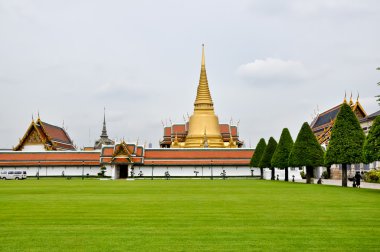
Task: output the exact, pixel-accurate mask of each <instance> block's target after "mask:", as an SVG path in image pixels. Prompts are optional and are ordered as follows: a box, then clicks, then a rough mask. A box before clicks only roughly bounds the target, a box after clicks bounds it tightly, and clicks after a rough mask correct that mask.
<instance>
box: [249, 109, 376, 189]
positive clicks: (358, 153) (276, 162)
mask: <svg viewBox="0 0 380 252" xmlns="http://www.w3.org/2000/svg"><path fill="white" fill-rule="evenodd" d="M377 160H380V117H378V118H376V119H375V121H374V123H373V125H372V127H371V129H370V131H369V134H368V136H367V138H365V134H364V132H363V129H362V128H361V126H360V123H359V121H358V119H357V117H356V115H355V114H354V112H353V111H352V109H351V107H350V106H349V105H347V104H346V103H343V104H342V106H341V108H340V111H339V113H338V115H337V117H336V120H335V123H334V126H333V128H332V132H331V138H330V141H329V145H328V146H327V150H326V152H324V150H323V149H322V147H321V145H320V144H319V143H318V141H317V139H316V137H315V135H314V133H313V132H312V130H311V128H310V126H309V124H308V123H307V122H305V123H304V124H303V125H302V127H301V130H300V131H299V133H298V136H297V138H296V141H295V142H294V143H293V140H292V137H291V135H290V133H289V130H288V129H287V128H284V129H283V130H282V133H281V137H280V141H279V143H278V144H277V142H276V140H274V138H273V137H271V138H270V139H269V141H268V144H266V142H265V140H264V139H263V138H261V139H260V141H259V143H258V144H257V146H256V149H255V153H254V155H253V156H252V159H251V163H250V166H251V167H259V168H260V171H261V178H263V169H264V168H270V169H271V170H272V176H271V178H272V180H274V179H275V178H274V176H275V174H274V172H275V169H274V168H275V167H276V168H280V169H285V181H289V172H288V167H306V183H310V182H311V178H312V176H313V170H314V168H315V167H319V166H324V165H325V166H331V165H332V164H342V186H347V166H348V165H349V164H357V163H363V162H364V163H371V162H374V161H377Z"/></svg>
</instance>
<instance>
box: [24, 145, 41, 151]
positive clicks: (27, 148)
mask: <svg viewBox="0 0 380 252" xmlns="http://www.w3.org/2000/svg"><path fill="white" fill-rule="evenodd" d="M22 151H46V150H45V147H44V145H43V144H29V145H28V144H26V145H24V148H23V149H22Z"/></svg>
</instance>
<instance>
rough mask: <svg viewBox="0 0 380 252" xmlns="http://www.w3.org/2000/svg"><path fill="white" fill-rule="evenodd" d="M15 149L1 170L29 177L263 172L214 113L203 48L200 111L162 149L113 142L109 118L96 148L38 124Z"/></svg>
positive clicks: (167, 134) (233, 129)
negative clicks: (79, 147)
mask: <svg viewBox="0 0 380 252" xmlns="http://www.w3.org/2000/svg"><path fill="white" fill-rule="evenodd" d="M14 150H15V151H0V170H4V169H15V170H26V171H27V174H28V176H37V174H38V176H63V175H64V176H96V175H98V174H99V173H100V172H101V171H105V175H106V176H109V177H111V178H113V179H119V178H130V177H140V178H152V179H153V178H154V177H167V176H171V177H211V178H213V177H223V176H227V177H252V176H259V175H260V169H258V168H252V167H250V166H249V163H250V159H251V157H252V155H253V154H254V149H251V148H243V141H241V140H240V139H239V132H238V127H237V126H236V125H230V124H220V123H219V119H218V117H217V116H216V114H215V112H214V104H213V101H212V98H211V93H210V89H209V86H208V80H207V75H206V67H205V54H204V47H203V46H202V60H201V73H200V79H199V83H198V89H197V95H196V99H195V102H194V112H193V114H192V115H191V117H190V118H189V121H188V122H186V123H185V124H174V125H172V126H171V127H165V128H164V138H163V140H162V141H160V148H156V149H154V148H148V149H146V148H145V147H144V146H141V145H138V144H137V143H127V142H125V141H121V142H114V141H112V140H111V139H109V138H108V134H107V129H106V120H105V115H104V118H103V130H102V134H101V135H100V139H99V140H97V141H96V142H95V144H94V147H90V148H88V147H87V148H84V149H83V150H80V151H78V150H75V147H74V145H73V143H72V141H71V139H70V138H69V136H68V134H67V133H66V131H65V130H64V129H63V128H60V127H57V126H53V125H50V124H47V123H44V122H42V121H41V120H40V119H38V120H37V122H34V121H33V122H32V123H31V125H30V127H29V128H28V130H27V132H26V133H25V135H24V137H23V138H22V139H21V140H20V143H19V144H18V145H17V146H16V147H15V148H14ZM19 150H23V151H24V152H20V151H19ZM47 150H55V151H47ZM67 150H72V151H67ZM297 173H298V176H299V171H298V169H297V170H294V175H296V176H297ZM290 174H292V171H291V172H290Z"/></svg>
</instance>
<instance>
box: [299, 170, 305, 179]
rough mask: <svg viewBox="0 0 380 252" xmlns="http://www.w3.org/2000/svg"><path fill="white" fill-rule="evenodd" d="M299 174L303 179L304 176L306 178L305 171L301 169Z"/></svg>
mask: <svg viewBox="0 0 380 252" xmlns="http://www.w3.org/2000/svg"><path fill="white" fill-rule="evenodd" d="M300 175H301V178H302V179H305V178H306V174H305V172H304V171H303V170H302V171H301V172H300Z"/></svg>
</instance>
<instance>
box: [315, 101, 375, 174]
mask: <svg viewBox="0 0 380 252" xmlns="http://www.w3.org/2000/svg"><path fill="white" fill-rule="evenodd" d="M343 103H347V104H348V105H349V106H350V107H351V109H352V111H353V112H354V113H355V115H356V117H357V118H358V120H359V123H360V126H361V127H362V129H363V131H364V133H365V134H368V132H369V129H370V128H371V126H372V123H373V121H374V120H375V118H376V116H378V115H380V110H379V111H377V112H375V113H372V114H370V115H367V112H366V111H365V110H364V108H363V106H362V105H361V104H360V102H359V95H358V97H357V98H356V102H353V100H352V94H351V97H350V101H348V102H347V100H346V97H345V98H344V100H343ZM341 105H342V104H339V105H336V106H334V107H332V108H330V109H328V110H326V111H324V112H323V113H320V114H317V116H316V117H315V118H314V120H313V121H312V122H311V124H310V127H311V129H312V131H313V133H314V134H315V136H316V138H317V140H318V142H319V143H320V144H321V145H322V146H323V147H324V148H326V147H327V146H328V143H329V140H330V138H331V131H332V128H333V126H334V122H335V120H336V117H337V115H338V113H339V111H340V107H341ZM377 165H379V164H378V163H377V162H374V163H372V164H350V166H349V168H348V176H349V177H352V176H354V175H355V173H356V172H357V171H368V170H370V169H371V168H375V167H377ZM324 170H326V168H324V167H319V168H318V169H316V170H315V174H314V176H315V177H316V178H319V177H321V176H322V172H323V171H324ZM330 176H331V178H332V179H341V178H342V167H341V165H340V164H335V165H332V166H331V167H330Z"/></svg>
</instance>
